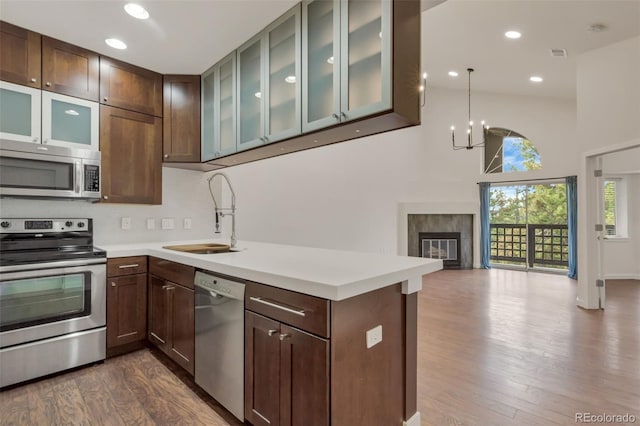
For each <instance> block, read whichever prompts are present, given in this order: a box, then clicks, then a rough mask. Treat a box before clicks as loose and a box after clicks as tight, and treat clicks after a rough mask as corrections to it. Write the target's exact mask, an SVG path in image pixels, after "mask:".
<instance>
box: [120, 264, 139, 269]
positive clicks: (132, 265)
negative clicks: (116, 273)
mask: <svg viewBox="0 0 640 426" xmlns="http://www.w3.org/2000/svg"><path fill="white" fill-rule="evenodd" d="M138 266H140V265H138V264H137V263H132V264H130V265H120V266H118V268H120V269H127V268H137V267H138Z"/></svg>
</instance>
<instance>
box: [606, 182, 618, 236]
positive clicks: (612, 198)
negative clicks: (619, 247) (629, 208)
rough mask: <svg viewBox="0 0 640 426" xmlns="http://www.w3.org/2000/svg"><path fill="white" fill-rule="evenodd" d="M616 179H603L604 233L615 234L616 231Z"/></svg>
mask: <svg viewBox="0 0 640 426" xmlns="http://www.w3.org/2000/svg"><path fill="white" fill-rule="evenodd" d="M616 222H617V214H616V181H615V180H605V181H604V230H605V234H606V235H610V236H615V235H617V233H616Z"/></svg>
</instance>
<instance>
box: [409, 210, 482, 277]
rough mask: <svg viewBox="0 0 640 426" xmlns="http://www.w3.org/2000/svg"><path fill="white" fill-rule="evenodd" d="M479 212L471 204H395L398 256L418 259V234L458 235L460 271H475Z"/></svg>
mask: <svg viewBox="0 0 640 426" xmlns="http://www.w3.org/2000/svg"><path fill="white" fill-rule="evenodd" d="M479 208H480V206H479V205H478V204H474V203H399V204H398V254H400V255H408V256H420V251H419V250H420V242H419V238H418V234H419V233H420V232H460V234H461V235H460V241H461V246H460V255H461V260H462V263H461V265H460V267H461V268H463V269H467V268H472V267H475V268H478V267H479V263H480V262H479V259H480V256H479V252H480V246H479V243H478V242H479V238H480V234H479V229H480V227H479V221H478V212H479Z"/></svg>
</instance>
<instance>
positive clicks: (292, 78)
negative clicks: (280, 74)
mask: <svg viewBox="0 0 640 426" xmlns="http://www.w3.org/2000/svg"><path fill="white" fill-rule="evenodd" d="M284 81H286V82H287V83H289V84H293V83H295V82H296V76H295V75H288V76H287V77H286V78H285V79H284Z"/></svg>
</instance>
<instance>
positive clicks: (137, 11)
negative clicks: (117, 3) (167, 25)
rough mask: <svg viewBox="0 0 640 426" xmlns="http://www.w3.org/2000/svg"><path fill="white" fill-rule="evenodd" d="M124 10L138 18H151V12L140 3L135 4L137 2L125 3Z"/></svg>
mask: <svg viewBox="0 0 640 426" xmlns="http://www.w3.org/2000/svg"><path fill="white" fill-rule="evenodd" d="M124 10H125V11H126V12H127V13H128V14H129V15H131V16H133V17H134V18H137V19H148V18H149V12H147V10H146V9H145V8H144V7H142V6H140V5H139V4H135V3H127V4H125V5H124Z"/></svg>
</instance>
